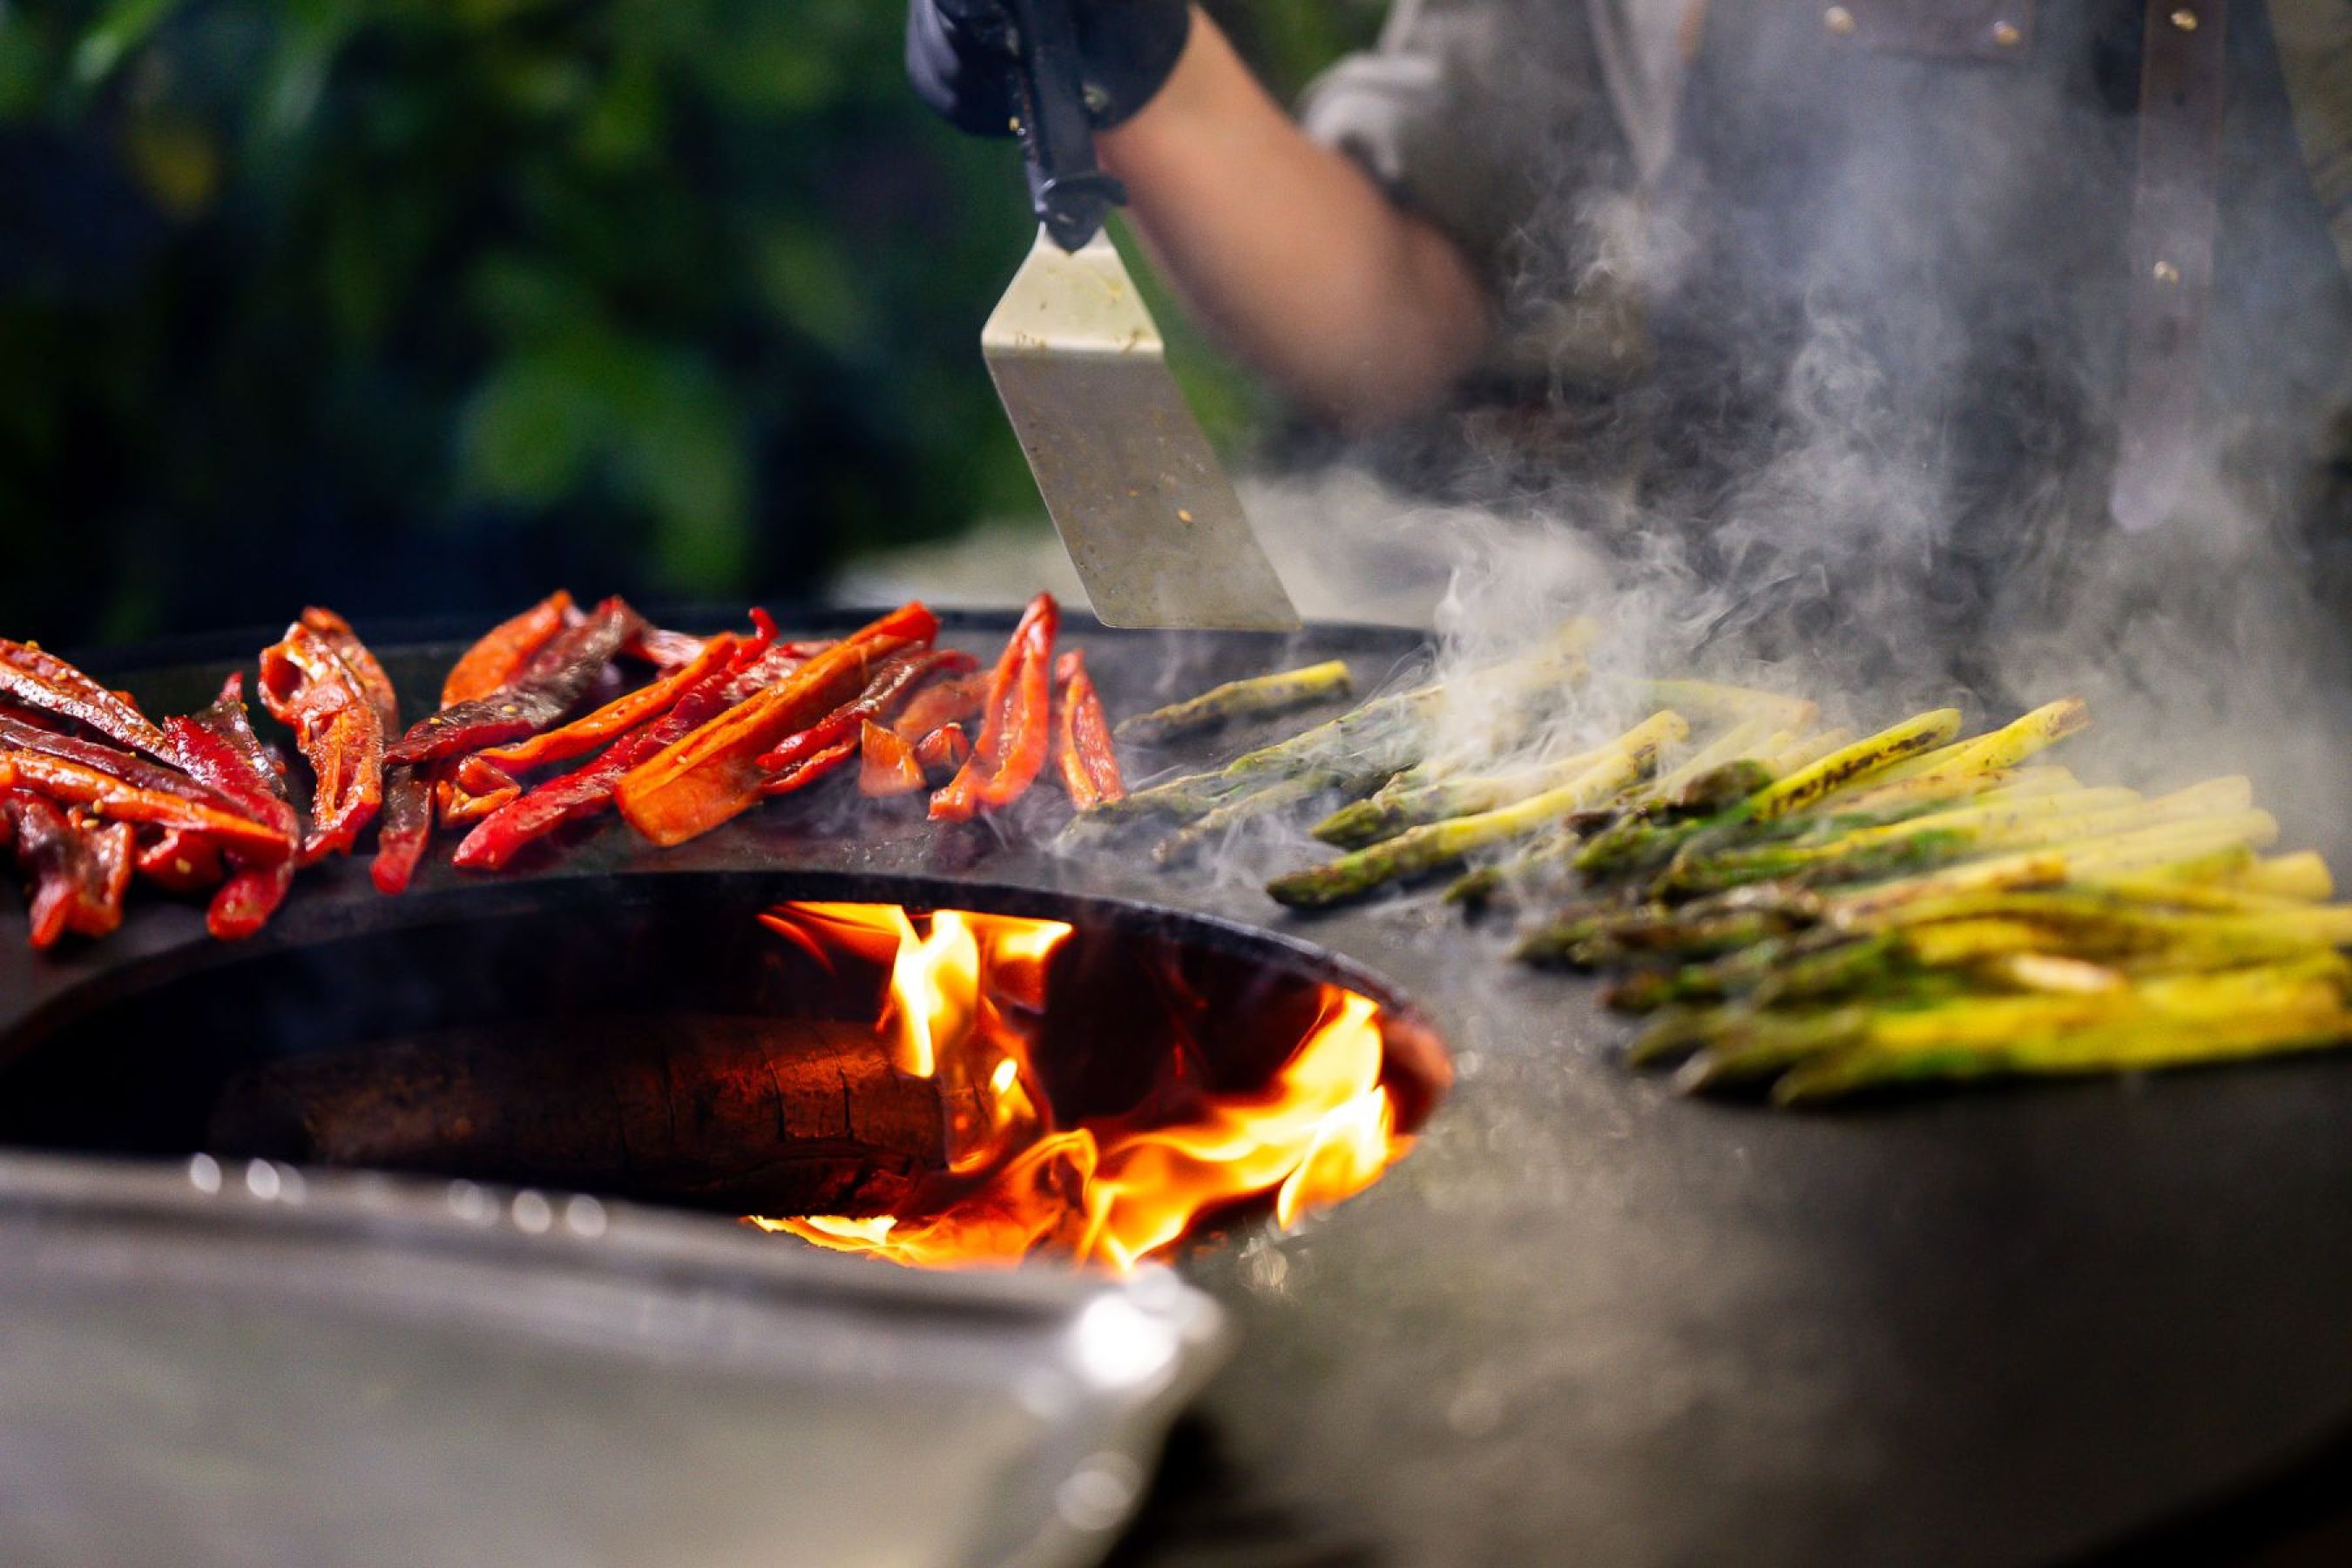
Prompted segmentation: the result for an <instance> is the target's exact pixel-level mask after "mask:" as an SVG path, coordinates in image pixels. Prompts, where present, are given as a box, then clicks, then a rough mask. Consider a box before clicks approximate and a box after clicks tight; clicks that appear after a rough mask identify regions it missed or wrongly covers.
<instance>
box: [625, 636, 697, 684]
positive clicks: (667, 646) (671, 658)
mask: <svg viewBox="0 0 2352 1568" xmlns="http://www.w3.org/2000/svg"><path fill="white" fill-rule="evenodd" d="M621 651H622V652H623V653H625V654H626V655H628V656H629V657H630V658H634V659H637V660H640V661H641V662H643V663H646V664H650V665H652V666H653V667H654V668H656V669H658V670H662V671H664V672H665V673H667V671H669V670H673V669H683V668H686V667H687V666H688V665H689V664H692V663H693V662H694V661H695V659H696V658H699V657H700V656H701V653H702V639H701V638H700V637H695V636H693V635H692V634H690V633H688V632H674V631H671V630H669V629H668V628H667V627H666V626H644V627H641V628H640V629H639V630H638V632H637V635H636V636H635V637H631V638H630V639H629V640H628V641H627V642H625V643H623V644H622V645H621Z"/></svg>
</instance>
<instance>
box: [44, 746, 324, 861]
mask: <svg viewBox="0 0 2352 1568" xmlns="http://www.w3.org/2000/svg"><path fill="white" fill-rule="evenodd" d="M5 755H6V759H7V761H8V763H10V764H11V766H12V769H13V771H14V772H15V773H16V784H17V787H18V788H20V789H25V790H31V791H36V792H37V793H39V794H41V795H47V797H48V798H49V799H50V800H51V801H53V802H55V803H56V804H57V805H86V806H88V807H89V808H90V814H91V815H92V816H100V817H106V818H109V819H111V820H115V821H121V822H152V823H153V824H154V825H156V826H159V827H181V828H186V829H189V830H190V831H193V832H196V833H201V834H203V835H204V836H205V837H207V838H210V839H212V840H214V841H215V843H217V844H219V845H220V847H222V848H224V849H234V850H236V851H237V852H238V853H240V854H247V855H250V856H252V857H253V858H255V859H256V860H257V861H265V862H266V861H268V860H270V859H272V858H276V859H281V860H282V859H284V858H286V841H285V840H284V839H283V838H281V837H278V835H277V834H276V833H274V832H272V831H271V830H270V829H269V828H268V827H265V826H262V825H261V824H260V823H257V822H255V821H253V820H251V819H250V818H248V817H245V816H238V815H237V814H236V813H235V812H231V811H224V810H222V809H221V808H219V807H218V806H212V805H205V804H204V803H203V802H201V801H194V800H190V799H188V798H187V797H186V796H185V795H170V794H166V793H165V792H163V791H162V790H152V789H140V788H138V787H136V786H135V785H131V784H124V783H123V782H122V781H121V779H118V778H115V777H113V776H112V775H111V774H109V773H100V772H99V771H98V770H97V769H96V768H86V767H83V766H81V765H80V764H79V763H69V762H67V761H66V760H65V759H63V758H62V757H52V756H48V755H46V754H45V753H42V752H8V753H5Z"/></svg>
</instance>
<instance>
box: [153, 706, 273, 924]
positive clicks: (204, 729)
mask: <svg viewBox="0 0 2352 1568" xmlns="http://www.w3.org/2000/svg"><path fill="white" fill-rule="evenodd" d="M163 730H164V733H165V736H166V737H167V738H168V739H169V741H170V742H171V745H172V754H173V758H174V760H176V761H177V762H178V763H180V765H181V766H182V767H184V768H185V769H187V770H188V772H189V773H193V774H194V775H195V776H196V777H197V778H200V779H202V780H204V782H205V783H206V784H210V785H211V786H212V787H213V788H215V789H217V790H219V791H220V792H221V793H222V794H224V795H228V796H229V797H230V798H231V799H233V800H235V801H236V803H237V805H239V806H240V807H241V808H242V809H243V810H244V811H245V813H246V815H247V816H252V817H254V818H255V819H256V820H257V821H259V822H260V823H261V824H262V825H263V826H266V827H268V828H269V829H270V830H271V831H272V832H273V833H274V834H276V835H277V836H278V840H279V842H280V843H281V844H282V845H283V846H284V852H283V853H281V854H280V855H278V858H276V859H274V860H261V861H248V860H246V859H244V858H242V857H241V856H240V855H239V854H238V853H237V852H236V851H235V850H231V851H230V852H229V855H228V860H229V866H230V870H229V877H228V880H227V881H226V882H224V883H222V884H221V887H220V890H219V891H218V892H216V893H215V894H214V895H213V901H212V903H211V905H210V906H209V907H208V908H207V909H206V910H205V930H207V931H211V932H212V933H213V935H214V936H215V937H217V938H219V939H220V940H221V941H223V942H235V941H237V940H238V939H240V938H243V937H248V936H251V935H253V934H254V933H255V932H256V931H259V930H260V929H261V928H262V927H263V926H265V925H267V924H268V923H269V917H270V916H271V915H272V914H275V913H276V912H277V910H278V906H279V905H280V904H282V903H284V902H285V901H286V895H287V893H288V891H289V889H291V888H292V887H293V885H294V867H295V863H296V857H295V847H296V846H297V845H298V844H299V842H300V839H301V837H302V825H301V819H300V817H299V816H297V815H296V814H295V811H294V807H293V805H291V803H289V801H288V800H287V798H286V776H285V769H284V768H283V767H282V766H281V765H280V764H279V763H278V760H277V759H276V758H275V757H273V756H272V755H270V753H269V752H268V748H266V747H264V746H263V745H262V743H261V741H260V738H259V737H257V735H255V734H254V732H253V723H252V721H251V720H250V719H249V718H247V714H246V710H245V681H244V678H243V677H241V676H236V675H232V676H230V677H229V678H228V680H227V681H226V684H224V685H223V686H222V687H221V693H220V696H219V697H218V698H216V699H215V700H214V702H213V704H212V706H211V707H209V708H206V709H205V710H203V711H202V712H200V713H194V714H190V715H189V716H187V717H186V718H184V719H173V720H172V721H169V722H167V723H166V724H165V725H164V726H163Z"/></svg>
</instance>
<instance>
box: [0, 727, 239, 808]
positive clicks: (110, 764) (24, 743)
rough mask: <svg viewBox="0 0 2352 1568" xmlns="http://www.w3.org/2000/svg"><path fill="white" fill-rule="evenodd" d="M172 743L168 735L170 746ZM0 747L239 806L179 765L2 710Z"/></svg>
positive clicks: (197, 798)
mask: <svg viewBox="0 0 2352 1568" xmlns="http://www.w3.org/2000/svg"><path fill="white" fill-rule="evenodd" d="M165 742H166V744H167V745H168V744H169V742H170V737H169V735H168V734H167V735H166V736H165ZM0 746H7V747H14V748H16V749H17V750H20V751H26V752H43V753H45V754H47V755H48V756H52V757H60V758H63V759H64V760H65V761H67V762H69V763H79V764H80V765H81V766H83V767H86V768H95V769H97V770H98V771H99V772H100V773H107V774H110V775H111V776H112V777H114V778H118V779H121V781H122V782H123V783H124V784H130V785H131V786H133V787H134V788H138V789H152V790H160V791H162V792H163V793H164V794H166V795H186V796H187V797H188V798H189V799H190V800H195V801H202V802H204V803H205V804H206V805H217V806H222V807H226V808H228V809H232V810H233V809H236V802H235V801H234V800H232V799H230V798H228V797H226V796H225V795H222V794H221V793H220V792H219V791H217V790H215V789H212V788H211V787H209V786H207V785H206V784H203V783H201V782H199V781H198V780H196V779H194V778H192V777H190V776H189V775H188V774H187V773H185V772H184V771H183V770H182V769H180V768H177V767H166V766H165V765H163V763H151V762H149V761H148V760H147V759H146V758H145V757H142V756H139V755H137V754H136V753H134V752H126V751H123V750H122V749H121V747H119V746H110V745H108V744H107V743H106V742H103V741H84V740H80V739H78V738H77V737H75V736H72V735H68V734H65V733H63V732H62V731H56V730H47V729H43V728H42V727H41V726H39V725H37V724H34V723H31V722H28V721H26V720H24V719H21V718H19V717H17V716H16V715H15V714H13V713H0Z"/></svg>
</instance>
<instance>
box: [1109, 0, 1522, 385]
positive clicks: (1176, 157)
mask: <svg viewBox="0 0 2352 1568" xmlns="http://www.w3.org/2000/svg"><path fill="white" fill-rule="evenodd" d="M1099 146H1100V151H1101V155H1102V160H1103V163H1104V166H1105V167H1106V168H1108V170H1109V171H1110V172H1111V173H1112V174H1116V175H1118V177H1119V178H1120V179H1121V180H1123V181H1124V182H1126V184H1127V186H1128V189H1129V194H1130V197H1131V204H1130V207H1129V213H1130V216H1131V217H1132V220H1133V222H1134V225H1135V227H1136V229H1137V231H1138V232H1139V234H1140V235H1141V236H1142V237H1143V240H1144V243H1145V244H1146V245H1147V246H1148V247H1150V251H1151V254H1152V257H1153V258H1154V259H1155V260H1156V261H1157V262H1158V263H1159V264H1160V269H1161V271H1162V272H1163V273H1164V274H1165V275H1166V276H1167V278H1168V279H1169V281H1170V282H1171V285H1172V286H1173V287H1174V288H1175V289H1177V291H1178V292H1179V293H1180V294H1181V295H1182V296H1183V297H1184V299H1185V300H1186V302H1187V303H1188V304H1189V305H1191V306H1192V309H1193V310H1195V311H1196V312H1197V313H1198V314H1200V315H1201V316H1202V319H1203V320H1204V321H1207V323H1208V324H1209V325H1210V327H1211V328H1212V330H1213V331H1216V332H1218V333H1219V334H1220V335H1221V336H1223V338H1224V339H1225V340H1226V341H1228V342H1230V343H1231V344H1232V345H1233V346H1234V349H1235V350H1236V351H1237V352H1239V353H1241V354H1242V355H1243V356H1244V358H1246V359H1248V360H1249V361H1250V362H1251V363H1254V364H1255V365H1256V366H1257V367H1258V368H1259V369H1260V370H1261V371H1263V372H1264V373H1265V374H1267V375H1268V376H1270V377H1272V378H1273V379H1274V380H1276V382H1278V383H1280V384H1282V385H1283V386H1284V387H1285V388H1286V390H1288V391H1289V392H1290V393H1291V394H1292V395H1294V396H1296V397H1297V398H1298V399H1299V400H1300V401H1302V402H1303V403H1305V404H1306V405H1307V406H1308V407H1309V408H1311V409H1312V410H1314V411H1315V412H1316V413H1317V414H1318V415H1319V416H1322V417H1324V418H1327V419H1329V420H1331V421H1332V422H1333V423H1335V424H1339V425H1341V426H1346V427H1349V428H1352V429H1365V428H1370V427H1373V426H1380V425H1382V424H1386V423H1388V422H1390V421H1392V420H1395V419H1398V418H1401V417H1402V416H1405V415H1408V414H1411V413H1412V412H1414V411H1416V410H1418V409H1420V408H1422V407H1423V406H1425V405H1428V404H1429V403H1431V402H1432V401H1433V400H1434V399H1435V398H1436V397H1437V396H1438V395H1440V394H1442V393H1443V392H1444V390H1445V389H1446V387H1448V386H1449V385H1451V384H1453V383H1454V380H1455V379H1457V378H1458V377H1459V376H1460V375H1461V374H1463V372H1464V371H1465V370H1466V369H1468V368H1469V366H1470V364H1471V363H1472V361H1473V360H1475V358H1476V357H1477V354H1478V353H1479V352H1480V350H1481V349H1482V348H1483V347H1484V346H1485V343H1486V337H1487V334H1488V332H1489V331H1491V321H1492V307H1491V305H1490V302H1489V301H1488V300H1487V298H1486V292H1485V290H1484V289H1483V288H1482V287H1481V285H1480V283H1479V281H1478V279H1476V277H1475V275H1474V274H1473V272H1472V270H1471V268H1470V265H1469V263H1468V261H1467V260H1466V259H1465V258H1464V256H1463V255H1462V253H1461V251H1460V250H1459V249H1458V248H1457V247H1455V246H1454V244H1453V243H1452V242H1451V241H1449V240H1447V239H1446V238H1445V237H1444V236H1443V235H1441V234H1439V233H1438V232H1437V230H1435V229H1434V228H1432V227H1431V226H1428V225H1427V224H1425V223H1423V222H1421V221H1420V220H1419V219H1417V218H1413V217H1412V216H1408V215H1406V214H1405V213H1403V212H1402V211H1400V210H1399V209H1398V208H1397V207H1396V205H1394V204H1392V203H1391V201H1390V200H1389V199H1388V197H1387V196H1386V195H1383V194H1382V193H1381V190H1380V188H1379V187H1378V186H1377V185H1375V184H1373V183H1372V180H1371V178H1370V176H1369V175H1368V174H1365V173H1364V171H1363V170H1362V169H1360V168H1359V167H1358V166H1357V165H1356V164H1355V163H1353V162H1351V161H1350V160H1349V159H1348V158H1346V157H1345V156H1343V155H1341V154H1340V153H1336V152H1333V151H1332V150H1331V149H1329V148H1328V147H1325V146H1322V145H1321V144H1319V143H1318V142H1314V141H1312V140H1310V139H1309V138H1308V137H1307V135H1306V134H1305V133H1303V132H1300V131H1299V129H1298V128H1297V126H1295V125H1293V124H1292V123H1291V122H1290V121H1289V119H1288V118H1287V117H1286V116H1285V115H1284V114H1283V112H1282V110H1280V109H1279V108H1277V107H1276V104H1275V102H1274V100H1272V99H1271V98H1269V97H1268V96H1267V95H1266V93H1265V89H1263V88H1261V87H1260V86H1259V85H1258V84H1257V82H1256V80H1255V79H1254V78H1252V77H1251V75H1250V74H1249V70H1248V68H1247V67H1245V66H1244V65H1243V63H1242V62H1241V59H1240V58H1239V57H1238V56H1236V55H1235V54H1234V50H1233V46H1232V45H1231V44H1229V43H1228V42H1227V41H1226V40H1225V37H1224V35H1223V33H1221V32H1219V31H1218V29H1217V27H1216V26H1215V24H1214V23H1213V22H1211V21H1210V20H1209V19H1208V18H1207V17H1206V16H1203V15H1202V14H1200V13H1199V12H1197V11H1196V12H1195V13H1194V15H1193V17H1192V39H1191V41H1190V43H1189V44H1187V46H1186V47H1185V51H1184V56H1183V59H1182V61H1181V64H1180V65H1179V66H1178V67H1177V69H1176V74H1175V75H1174V76H1173V77H1171V79H1170V80H1169V82H1168V85H1167V86H1166V87H1165V88H1163V89H1161V90H1160V94H1159V96H1158V97H1156V98H1154V99H1153V100H1151V102H1150V104H1149V105H1148V106H1147V107H1146V108H1145V109H1144V110H1142V112H1140V113H1139V114H1138V115H1136V116H1135V117H1134V118H1133V119H1132V120H1129V121H1127V123H1125V124H1123V125H1121V126H1119V127H1118V128H1117V129H1115V130H1112V131H1108V132H1104V133H1103V134H1102V135H1101V137H1100V138H1099Z"/></svg>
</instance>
